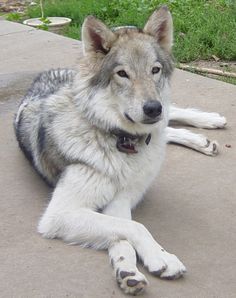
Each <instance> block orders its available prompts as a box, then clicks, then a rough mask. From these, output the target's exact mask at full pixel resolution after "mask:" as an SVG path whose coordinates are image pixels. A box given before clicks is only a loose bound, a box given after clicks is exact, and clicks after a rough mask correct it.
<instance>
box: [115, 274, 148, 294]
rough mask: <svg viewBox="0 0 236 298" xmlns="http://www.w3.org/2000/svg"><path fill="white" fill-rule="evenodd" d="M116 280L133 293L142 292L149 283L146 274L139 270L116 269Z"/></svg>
mask: <svg viewBox="0 0 236 298" xmlns="http://www.w3.org/2000/svg"><path fill="white" fill-rule="evenodd" d="M116 280H117V283H118V284H119V286H120V288H121V289H122V290H123V291H124V292H125V293H126V294H131V295H138V294H140V293H142V292H143V291H144V290H145V288H146V287H147V285H148V282H147V280H146V278H145V276H144V275H143V274H142V273H140V272H139V271H136V272H133V271H130V272H129V271H119V269H118V270H117V271H116Z"/></svg>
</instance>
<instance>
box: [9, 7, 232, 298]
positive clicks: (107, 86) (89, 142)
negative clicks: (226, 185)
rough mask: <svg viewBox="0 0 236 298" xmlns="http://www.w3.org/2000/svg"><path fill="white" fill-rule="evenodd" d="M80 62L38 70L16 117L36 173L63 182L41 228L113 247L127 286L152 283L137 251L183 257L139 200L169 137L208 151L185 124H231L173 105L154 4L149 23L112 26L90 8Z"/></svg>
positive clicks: (161, 18) (162, 25)
mask: <svg viewBox="0 0 236 298" xmlns="http://www.w3.org/2000/svg"><path fill="white" fill-rule="evenodd" d="M82 41H83V49H84V57H83V59H82V61H81V62H80V65H79V68H78V71H73V70H50V71H48V72H44V73H42V74H41V75H39V76H38V77H37V78H36V80H35V81H34V83H33V85H32V87H31V89H30V90H29V91H28V93H27V94H26V96H25V98H24V100H23V101H22V103H21V105H20V107H19V110H18V113H17V115H16V118H15V131H16V136H17V139H18V142H19V145H20V147H21V149H22V150H23V152H24V153H25V155H26V157H27V158H28V159H29V160H30V161H31V163H32V164H33V166H34V168H35V169H36V170H37V172H38V173H39V174H40V175H41V176H42V177H43V178H44V179H45V180H46V181H47V182H48V183H49V184H50V185H52V186H54V187H55V189H54V192H53V195H52V198H51V200H50V203H49V205H48V207H47V209H46V211H45V212H44V214H43V216H42V218H41V220H40V222H39V225H38V231H39V232H40V233H41V234H42V235H43V236H44V237H47V238H55V237H56V238H62V239H63V240H64V241H66V242H69V243H74V244H81V245H83V246H90V247H93V248H96V249H100V248H102V249H108V252H109V256H110V260H111V264H112V266H113V268H114V271H115V273H116V279H117V282H118V284H119V285H120V287H121V288H122V289H123V291H124V292H125V293H129V294H138V293H141V292H142V291H143V290H144V289H145V288H146V286H147V284H148V283H147V280H146V278H145V276H144V275H143V274H142V273H141V272H140V271H139V270H138V269H137V267H136V253H137V255H138V256H139V257H140V259H141V260H142V261H143V264H144V265H145V267H146V268H147V269H148V271H149V272H151V273H153V274H154V275H156V276H159V277H161V278H166V279H175V278H179V277H181V276H182V275H183V274H184V272H185V271H186V269H185V266H184V265H183V264H182V263H181V261H180V260H179V259H178V258H177V257H176V256H175V255H173V254H170V253H168V252H167V251H166V250H164V249H163V248H162V246H161V245H160V244H158V243H157V242H156V241H155V240H154V238H153V237H152V235H151V234H150V233H149V231H148V230H147V229H146V228H145V227H144V226H143V225H142V224H140V223H138V222H135V221H132V220H131V209H132V208H134V207H135V206H136V205H137V204H138V203H139V202H140V200H141V199H142V197H143V194H144V193H145V191H146V190H147V188H148V187H149V186H150V184H151V183H152V181H153V180H154V178H155V177H156V176H157V174H158V172H159V169H160V166H161V163H162V160H163V158H164V154H165V146H166V142H169V141H171V142H176V143H180V144H183V145H186V146H189V147H191V148H194V149H195V150H198V151H201V152H203V153H205V154H208V155H214V154H216V153H217V143H216V142H214V141H213V142H210V141H208V140H207V138H206V137H204V136H202V135H197V134H194V133H192V132H190V131H188V130H185V129H174V128H170V127H167V125H168V122H169V120H177V121H181V122H183V123H187V124H190V125H193V126H197V127H203V128H216V127H224V126H225V124H226V120H225V118H224V117H221V116H220V115H219V114H216V113H204V112H201V111H197V110H192V109H180V108H177V107H172V106H170V91H169V81H170V76H171V73H172V70H173V65H172V59H171V46H172V18H171V14H170V12H169V11H168V9H167V7H165V6H163V7H161V8H160V9H158V10H156V11H155V12H154V13H153V14H152V15H151V17H150V18H149V20H148V21H147V23H146V25H145V26H144V29H143V30H141V29H137V28H133V27H122V28H116V29H113V30H110V29H108V28H107V27H106V26H105V25H104V24H103V23H102V22H101V21H99V20H98V19H96V18H94V17H92V16H89V17H87V18H86V19H85V21H84V24H83V27H82Z"/></svg>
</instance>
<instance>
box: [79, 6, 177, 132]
mask: <svg viewBox="0 0 236 298" xmlns="http://www.w3.org/2000/svg"><path fill="white" fill-rule="evenodd" d="M172 36H173V33H172V18H171V14H170V12H169V10H168V8H167V7H166V6H163V7H161V8H160V9H158V10H156V11H154V13H153V14H152V15H151V17H150V18H149V19H148V21H147V23H146V25H145V26H144V29H142V30H141V29H137V28H135V27H129V26H127V27H118V28H115V29H109V28H107V26H106V25H105V24H103V23H102V22H101V21H100V20H98V19H96V18H95V17H92V16H89V17H87V18H86V19H85V21H84V24H83V27H82V41H83V50H84V55H85V57H86V60H87V61H89V64H90V66H89V68H90V70H89V71H90V79H89V85H88V86H89V89H90V94H93V96H92V98H91V106H90V107H89V110H90V113H91V117H93V118H94V119H96V120H99V121H103V124H104V123H105V124H106V126H107V127H112V126H113V127H119V128H121V129H124V130H127V131H129V132H131V133H132V132H135V133H139V132H147V131H150V130H152V128H153V127H155V126H156V125H158V123H159V122H161V121H162V120H163V118H167V116H166V115H167V113H168V98H169V95H168V89H169V88H168V87H169V80H168V79H169V77H170V75H171V73H172V68H173V67H172V59H171V47H172V39H173V37H172ZM91 90H93V91H91Z"/></svg>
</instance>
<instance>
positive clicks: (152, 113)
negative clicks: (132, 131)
mask: <svg viewBox="0 0 236 298" xmlns="http://www.w3.org/2000/svg"><path fill="white" fill-rule="evenodd" d="M143 111H144V114H145V115H147V116H148V117H150V118H156V117H157V116H159V115H160V114H161V112H162V105H161V103H160V102H159V101H157V100H149V101H147V102H146V103H145V105H144V106H143Z"/></svg>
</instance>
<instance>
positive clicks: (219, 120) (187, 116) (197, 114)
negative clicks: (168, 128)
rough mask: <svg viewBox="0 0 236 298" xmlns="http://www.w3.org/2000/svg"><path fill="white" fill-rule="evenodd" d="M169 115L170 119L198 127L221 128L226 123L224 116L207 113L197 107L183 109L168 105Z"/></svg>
mask: <svg viewBox="0 0 236 298" xmlns="http://www.w3.org/2000/svg"><path fill="white" fill-rule="evenodd" d="M169 117H170V120H173V121H178V122H181V123H183V124H187V125H191V126H195V127H199V128H208V129H214V128H223V127H225V126H226V124H227V122H226V119H225V117H222V116H220V115H219V114H218V113H207V112H202V111H200V110H197V109H189V108H187V109H183V108H178V107H176V106H171V107H170V113H169Z"/></svg>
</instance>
